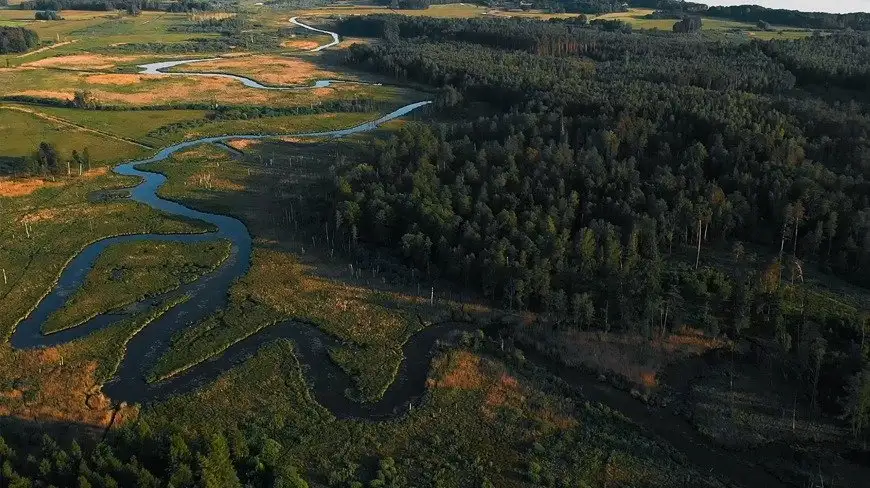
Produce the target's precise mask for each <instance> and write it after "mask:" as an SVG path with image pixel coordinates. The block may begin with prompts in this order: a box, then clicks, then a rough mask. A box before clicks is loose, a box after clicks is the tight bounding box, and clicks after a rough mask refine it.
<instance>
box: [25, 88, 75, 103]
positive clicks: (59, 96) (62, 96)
mask: <svg viewBox="0 0 870 488" xmlns="http://www.w3.org/2000/svg"><path fill="white" fill-rule="evenodd" d="M12 96H25V97H34V98H52V99H56V100H64V101H68V100H72V99H73V96H74V92H71V91H53V90H24V91H20V92H16V93H13V94H12Z"/></svg>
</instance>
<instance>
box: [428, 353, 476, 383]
mask: <svg viewBox="0 0 870 488" xmlns="http://www.w3.org/2000/svg"><path fill="white" fill-rule="evenodd" d="M484 380H485V376H484V373H483V371H482V370H481V369H480V358H479V357H478V356H475V355H473V354H471V353H470V352H468V351H458V352H457V353H456V354H454V356H453V358H452V361H451V368H450V369H449V370H448V371H447V373H446V374H445V375H444V377H443V378H441V379H440V380H438V381H435V382H434V385H433V383H430V386H436V387H438V388H458V389H461V390H476V389H478V388H480V387H481V386H482V385H483V382H484Z"/></svg>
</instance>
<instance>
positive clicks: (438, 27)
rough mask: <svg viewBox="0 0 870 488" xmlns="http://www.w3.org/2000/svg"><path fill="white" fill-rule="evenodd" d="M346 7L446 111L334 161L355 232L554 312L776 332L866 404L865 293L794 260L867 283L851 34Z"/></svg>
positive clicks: (502, 298)
mask: <svg viewBox="0 0 870 488" xmlns="http://www.w3.org/2000/svg"><path fill="white" fill-rule="evenodd" d="M339 28H340V29H341V30H342V31H343V33H345V34H348V35H350V34H353V35H363V36H365V35H368V36H378V37H381V38H382V42H379V43H375V44H368V45H356V46H353V47H352V48H351V49H350V52H349V54H348V56H347V62H348V63H350V64H352V65H354V66H357V67H363V68H366V69H368V70H372V71H376V72H379V73H383V74H386V75H390V76H393V77H396V78H398V79H400V80H405V81H414V82H418V83H424V84H429V85H433V86H435V87H438V88H439V89H440V90H441V91H440V95H439V97H438V100H437V105H438V106H439V108H440V109H441V111H442V113H444V114H446V118H447V119H450V120H451V121H449V122H442V123H435V124H429V125H411V126H408V127H406V128H405V129H403V130H402V131H401V132H400V133H399V134H398V135H397V136H396V137H394V138H393V139H391V140H389V141H388V142H385V143H382V144H381V145H379V146H377V147H374V148H373V149H372V153H371V156H370V157H369V159H368V160H367V162H366V163H364V164H358V165H355V166H350V167H346V168H344V169H343V170H341V171H339V175H338V177H337V179H336V198H337V217H336V218H337V222H336V223H337V225H338V226H339V227H340V228H341V229H342V230H343V233H344V238H345V242H347V246H348V247H349V248H353V247H354V242H356V240H363V241H367V242H371V243H375V244H377V245H379V246H384V247H387V248H392V249H394V250H395V252H396V253H398V254H399V255H401V256H403V257H404V258H405V259H406V260H407V261H408V262H409V263H411V264H413V265H415V266H416V267H418V268H419V269H421V270H423V271H425V272H426V273H428V275H429V276H432V277H446V278H449V279H451V280H454V281H456V282H459V283H462V284H464V285H466V286H468V287H472V288H477V289H479V290H481V291H482V292H483V294H484V295H485V296H487V297H489V298H491V299H494V300H496V301H499V302H500V303H501V304H503V306H505V307H507V308H512V309H520V310H526V309H529V310H534V311H537V312H540V314H541V315H542V316H543V317H545V318H546V319H547V320H548V321H550V322H555V323H557V324H562V326H567V327H574V328H579V329H587V328H594V329H603V330H606V331H624V332H629V333H633V334H638V333H639V334H643V335H646V336H648V337H653V336H656V335H661V334H666V333H668V332H669V331H671V330H673V329H674V328H676V327H677V326H678V325H679V324H684V323H691V324H695V325H697V326H698V327H700V328H702V329H703V330H705V331H706V332H707V333H708V334H711V335H720V334H722V335H726V336H728V337H731V338H739V337H749V336H751V337H755V338H763V339H765V340H769V341H770V343H771V344H774V345H775V348H776V352H775V355H776V357H777V358H779V359H780V360H781V361H782V364H783V365H784V366H783V367H784V368H786V369H788V370H790V371H793V372H794V373H795V374H797V375H798V377H801V378H804V381H805V384H806V385H807V388H806V392H807V398H808V400H810V401H812V402H813V403H814V404H816V405H818V407H819V408H820V410H821V411H823V412H825V413H827V414H830V415H844V414H845V415H846V417H849V418H851V419H852V421H853V425H859V426H861V425H864V423H863V422H864V420H866V418H867V416H868V413H870V394H868V391H870V388H868V385H867V384H866V383H867V382H866V378H867V377H868V376H867V375H866V374H863V375H862V371H866V368H868V363H867V344H866V341H865V340H864V335H865V334H864V330H865V329H866V323H865V320H866V319H865V314H864V313H863V310H858V309H851V311H850V312H846V313H840V312H832V311H831V309H830V308H829V307H825V306H814V305H813V304H811V303H808V302H807V298H806V295H803V298H801V294H800V293H799V292H796V291H795V290H796V289H798V290H799V288H800V284H801V283H802V282H803V277H804V272H805V269H807V270H808V269H809V268H808V267H812V268H813V269H818V270H821V271H820V272H822V273H831V274H834V275H836V276H839V277H841V278H844V279H847V280H849V281H851V282H852V283H856V284H860V285H863V286H866V285H868V281H867V275H866V273H865V272H863V270H864V269H866V266H867V265H868V264H870V207H868V205H870V202H868V194H870V193H868V184H867V182H866V178H867V177H868V176H870V166H868V161H870V157H868V156H870V152H868V136H870V133H868V131H870V117H868V114H867V113H866V109H865V108H864V102H865V100H866V95H865V93H864V91H863V90H861V89H860V88H859V86H861V85H859V83H860V80H861V77H862V76H865V75H864V73H865V71H864V70H866V69H867V67H868V65H870V59H868V54H870V47H868V42H867V38H866V37H865V36H864V35H861V34H855V33H843V34H841V35H832V36H829V37H811V38H808V39H805V40H801V41H775V42H772V43H761V42H725V41H714V40H709V39H706V38H704V37H698V36H686V35H683V34H676V33H634V34H625V33H613V32H605V31H601V30H599V29H597V28H595V27H594V26H591V27H587V26H582V25H579V24H577V23H573V22H570V21H567V22H565V21H551V22H532V21H522V20H505V19H483V20H477V19H473V20H435V19H425V18H403V17H396V16H376V17H366V18H352V19H347V20H345V21H344V22H342V23H341V24H340V26H339ZM846 53H848V57H845V59H844V56H845V54H846ZM847 66H848V67H847ZM864 86H866V85H864ZM844 99H850V100H851V101H849V102H843V101H841V100H844ZM708 263H716V265H708ZM820 348H821V349H820ZM819 351H821V353H820V352H819ZM819 354H821V356H819ZM819 357H821V358H822V359H818V358H819ZM812 358H816V359H812ZM862 378H863V379H862ZM862 381H863V383H862ZM857 430H858V431H863V430H864V429H863V427H861V428H858V429H857ZM865 433H866V432H865Z"/></svg>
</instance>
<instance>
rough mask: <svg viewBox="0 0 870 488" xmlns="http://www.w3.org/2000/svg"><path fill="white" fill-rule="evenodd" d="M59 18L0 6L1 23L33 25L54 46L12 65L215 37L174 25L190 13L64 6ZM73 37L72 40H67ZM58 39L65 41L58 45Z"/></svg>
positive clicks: (184, 19)
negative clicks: (134, 12) (133, 12)
mask: <svg viewBox="0 0 870 488" xmlns="http://www.w3.org/2000/svg"><path fill="white" fill-rule="evenodd" d="M62 15H63V17H64V20H62V21H40V20H34V19H33V16H34V11H32V10H0V23H2V24H3V25H12V26H20V27H26V28H28V29H32V30H33V31H35V32H36V33H37V34H39V37H40V39H41V40H42V41H43V42H44V43H46V45H47V46H49V45H50V44H48V43H55V44H58V46H57V47H56V48H52V49H49V50H46V51H40V52H38V53H33V52H32V53H30V54H25V55H23V56H21V57H12V58H10V62H11V64H12V65H17V64H21V63H24V62H32V61H34V60H38V59H43V58H47V57H52V56H58V55H62V54H70V53H80V52H83V51H89V50H94V49H102V48H108V47H113V46H119V45H123V44H144V43H167V44H171V43H177V42H183V41H188V40H191V39H208V38H216V37H217V36H218V35H217V34H213V33H202V32H178V31H177V30H176V29H173V27H175V26H178V25H181V24H184V23H186V22H189V21H191V20H192V18H191V16H190V15H189V14H184V13H166V12H142V14H141V15H139V16H137V17H129V16H127V15H125V14H122V13H114V12H111V13H110V12H89V11H75V10H64V11H63V12H62ZM70 41H75V42H70ZM60 43H68V44H64V45H62V46H60V45H59V44H60Z"/></svg>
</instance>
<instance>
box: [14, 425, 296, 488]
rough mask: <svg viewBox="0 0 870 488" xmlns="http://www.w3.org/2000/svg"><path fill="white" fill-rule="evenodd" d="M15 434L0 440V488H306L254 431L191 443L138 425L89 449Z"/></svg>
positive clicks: (276, 445)
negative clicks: (63, 487) (169, 487)
mask: <svg viewBox="0 0 870 488" xmlns="http://www.w3.org/2000/svg"><path fill="white" fill-rule="evenodd" d="M18 437H19V436H16V438H15V439H10V441H9V442H7V441H6V440H4V439H3V437H0V486H2V487H4V488H28V487H32V486H75V487H78V488H115V487H126V486H137V487H141V488H150V487H153V488H157V487H165V486H179V487H180V486H198V487H203V488H241V487H242V486H250V487H264V488H265V487H279V486H280V487H286V488H307V487H308V484H307V483H306V482H305V480H303V479H302V478H301V477H300V476H299V474H298V473H297V472H296V470H295V469H294V468H293V466H289V465H287V464H286V462H284V461H283V460H282V459H281V455H280V452H281V445H280V444H279V443H278V442H277V441H275V440H273V439H270V438H269V437H268V436H267V435H266V434H265V433H263V432H262V431H261V430H260V429H247V430H245V431H242V430H239V429H234V430H232V431H230V432H228V433H227V434H226V435H224V434H219V433H218V434H214V435H212V436H210V437H207V438H205V437H196V436H194V437H193V438H191V437H190V436H185V435H184V434H183V433H182V432H181V431H180V430H179V431H176V432H168V431H165V430H161V431H160V432H154V431H152V430H151V428H150V427H149V426H148V424H147V422H144V421H140V422H137V423H136V424H135V426H133V425H131V426H128V427H124V428H122V429H118V431H116V432H112V434H111V436H110V437H109V438H108V439H105V440H104V441H102V442H100V443H99V444H98V445H97V446H96V448H93V449H91V448H88V449H83V448H82V447H81V446H80V445H79V444H78V443H77V442H76V441H75V440H73V441H72V442H70V444H69V447H66V448H65V447H63V446H61V445H60V444H58V443H57V442H56V441H55V440H54V439H52V438H51V437H50V436H48V435H47V434H43V435H42V436H41V437H39V436H37V435H35V434H33V435H29V436H27V438H26V439H21V438H18ZM16 445H18V446H30V447H29V448H24V449H22V448H18V449H16V448H15V447H13V446H16Z"/></svg>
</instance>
